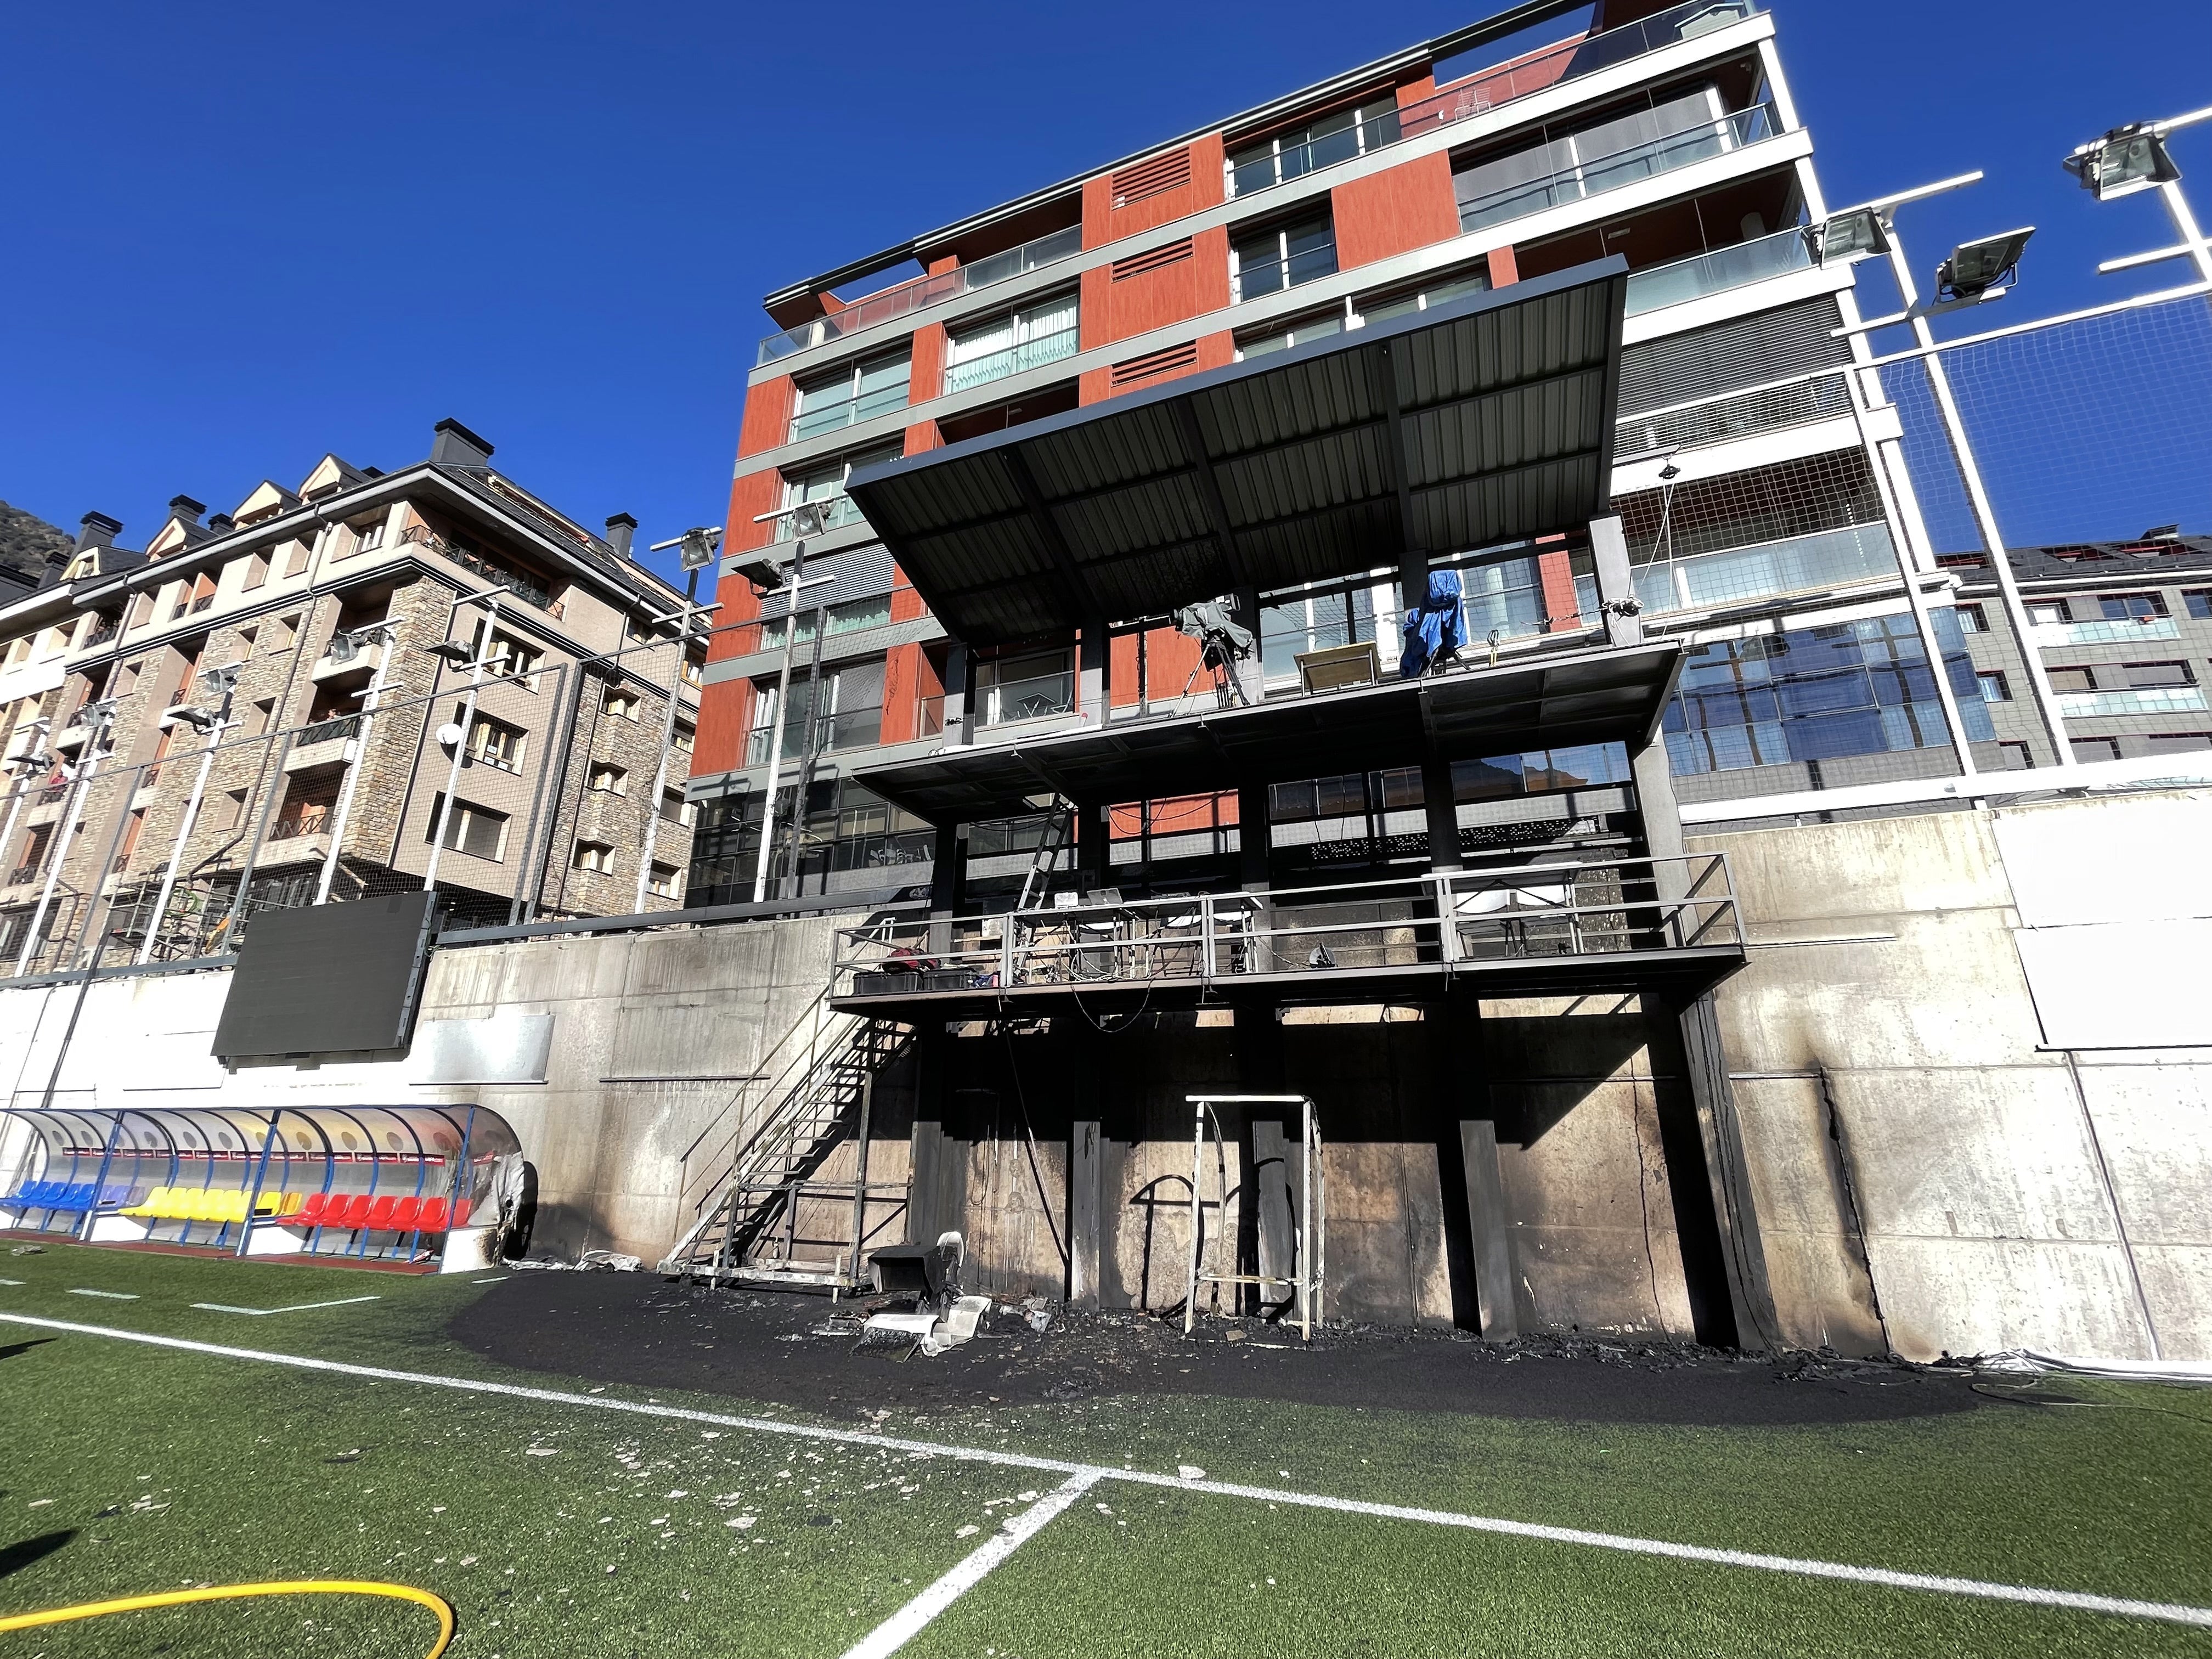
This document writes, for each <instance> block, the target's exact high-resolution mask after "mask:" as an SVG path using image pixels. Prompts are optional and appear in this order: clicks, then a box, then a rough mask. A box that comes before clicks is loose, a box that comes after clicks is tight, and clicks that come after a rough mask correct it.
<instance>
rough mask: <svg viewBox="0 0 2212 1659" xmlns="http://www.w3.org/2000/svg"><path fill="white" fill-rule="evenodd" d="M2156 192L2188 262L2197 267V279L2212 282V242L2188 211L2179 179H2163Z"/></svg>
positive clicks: (2187, 201) (2201, 281)
mask: <svg viewBox="0 0 2212 1659" xmlns="http://www.w3.org/2000/svg"><path fill="white" fill-rule="evenodd" d="M2158 194H2159V199H2160V201H2162V202H2164V203H2165V204H2166V216H2167V217H2168V218H2170V219H2172V221H2173V228H2174V229H2175V231H2176V232H2177V233H2179V235H2180V237H2181V240H2182V242H2183V244H2184V246H2186V247H2187V248H2188V250H2189V258H2190V263H2191V264H2194V265H2195V266H2196V267H2197V281H2198V282H2200V283H2212V242H2207V241H2206V240H2204V233H2203V231H2202V230H2200V229H2198V228H2197V216H2196V215H2195V214H2194V213H2192V212H2191V211H2190V207H2189V198H2188V197H2186V196H2184V195H2183V194H2182V193H2181V183H2180V181H2179V179H2166V180H2165V181H2164V182H2163V183H2161V184H2160V185H2159V187H2158Z"/></svg>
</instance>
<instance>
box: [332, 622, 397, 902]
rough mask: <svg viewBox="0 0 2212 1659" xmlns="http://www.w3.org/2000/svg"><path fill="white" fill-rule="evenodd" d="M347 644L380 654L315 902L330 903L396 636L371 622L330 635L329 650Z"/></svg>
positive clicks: (364, 702) (334, 815)
mask: <svg viewBox="0 0 2212 1659" xmlns="http://www.w3.org/2000/svg"><path fill="white" fill-rule="evenodd" d="M342 639H343V640H345V641H349V644H350V647H351V648H352V649H353V650H354V651H356V652H358V651H360V650H361V649H362V647H365V646H369V645H379V646H381V647H383V649H384V654H383V655H382V656H380V657H379V658H378V659H376V672H375V673H374V674H372V675H371V676H370V677H369V681H368V691H367V692H365V693H364V694H363V695H362V700H361V709H360V712H359V713H357V714H355V716H354V719H355V720H356V722H357V724H356V726H354V732H353V761H352V763H350V764H349V766H347V768H346V775H345V781H344V782H343V783H342V784H340V785H339V786H338V804H337V807H336V808H335V809H334V810H333V811H331V844H330V848H329V849H328V850H327V851H326V852H325V853H324V854H323V868H322V873H321V874H319V876H317V877H316V878H315V902H316V903H318V904H328V903H329V902H331V883H332V882H333V881H335V880H337V873H338V849H339V848H341V847H343V845H344V844H345V832H346V820H347V819H348V818H349V817H351V816H352V814H353V798H354V792H355V791H356V789H358V788H359V787H361V775H362V773H363V772H364V771H366V770H368V739H369V734H370V733H371V732H373V731H374V729H375V726H376V703H377V699H378V698H379V697H380V696H382V695H383V693H384V676H385V671H386V670H387V669H389V668H390V667H391V666H392V650H393V647H396V646H397V645H398V643H399V635H398V633H397V632H396V631H395V630H394V629H393V628H392V624H391V623H388V622H380V623H369V624H368V627H366V628H356V629H353V630H352V631H351V632H350V633H347V634H337V635H332V636H331V647H332V648H333V649H335V648H336V647H337V641H339V640H342Z"/></svg>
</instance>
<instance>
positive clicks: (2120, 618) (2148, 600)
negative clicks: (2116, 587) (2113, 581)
mask: <svg viewBox="0 0 2212 1659" xmlns="http://www.w3.org/2000/svg"><path fill="white" fill-rule="evenodd" d="M2097 613H2098V615H2100V616H2101V617H2103V618H2104V619H2105V620H2106V622H2133V621H2135V620H2136V618H2137V617H2142V618H2145V619H2148V618H2149V617H2163V616H2164V615H2165V614H2166V597H2165V595H2163V594H2160V593H2100V594H2099V595H2098V596H2097Z"/></svg>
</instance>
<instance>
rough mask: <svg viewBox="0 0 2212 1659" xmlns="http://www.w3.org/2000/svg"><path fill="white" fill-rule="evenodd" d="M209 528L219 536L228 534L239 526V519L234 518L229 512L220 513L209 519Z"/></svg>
mask: <svg viewBox="0 0 2212 1659" xmlns="http://www.w3.org/2000/svg"><path fill="white" fill-rule="evenodd" d="M208 528H209V529H210V530H212V531H214V532H215V533H216V535H218V536H223V535H228V533H229V532H232V531H234V530H235V529H237V528H238V520H235V519H234V518H232V517H231V516H230V514H229V513H216V515H215V517H213V518H212V519H210V520H208Z"/></svg>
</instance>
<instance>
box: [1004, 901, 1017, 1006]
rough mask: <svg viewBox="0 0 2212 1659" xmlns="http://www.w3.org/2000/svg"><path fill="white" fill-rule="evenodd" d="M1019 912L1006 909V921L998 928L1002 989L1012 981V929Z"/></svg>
mask: <svg viewBox="0 0 2212 1659" xmlns="http://www.w3.org/2000/svg"><path fill="white" fill-rule="evenodd" d="M1019 914H1020V913H1019V912H1018V911H1015V910H1009V911H1007V912H1006V922H1005V924H1004V925H1003V926H1002V927H1000V929H999V988H1000V990H1002V991H1003V990H1005V989H1006V987H1008V986H1010V985H1012V983H1013V982H1014V929H1015V927H1017V926H1018V925H1019V924H1018V922H1017V921H1015V917H1016V916H1018V915H1019Z"/></svg>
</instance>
